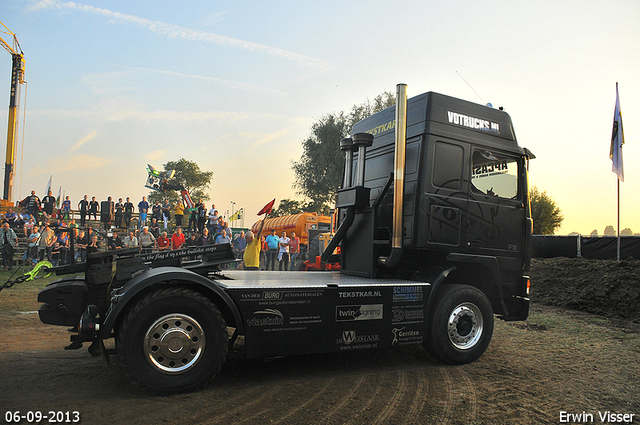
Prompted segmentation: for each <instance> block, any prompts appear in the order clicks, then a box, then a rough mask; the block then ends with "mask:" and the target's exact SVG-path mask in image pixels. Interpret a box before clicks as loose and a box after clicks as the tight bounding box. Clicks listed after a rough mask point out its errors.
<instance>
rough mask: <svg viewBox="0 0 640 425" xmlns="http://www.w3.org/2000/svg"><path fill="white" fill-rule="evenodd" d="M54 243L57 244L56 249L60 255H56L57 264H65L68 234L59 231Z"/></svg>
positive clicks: (67, 251) (67, 252)
mask: <svg viewBox="0 0 640 425" xmlns="http://www.w3.org/2000/svg"><path fill="white" fill-rule="evenodd" d="M56 243H57V244H58V251H59V252H60V255H59V256H58V265H60V264H62V265H64V264H67V259H68V255H69V236H68V235H67V232H60V233H59V234H58V236H57V237H56V240H55V242H54V246H55V244H56Z"/></svg>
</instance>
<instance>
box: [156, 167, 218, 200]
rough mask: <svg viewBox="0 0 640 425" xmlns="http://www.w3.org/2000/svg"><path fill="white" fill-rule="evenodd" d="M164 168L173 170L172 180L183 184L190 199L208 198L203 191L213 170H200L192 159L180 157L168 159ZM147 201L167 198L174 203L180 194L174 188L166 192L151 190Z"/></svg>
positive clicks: (210, 178) (207, 186) (211, 177)
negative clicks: (174, 159) (175, 159)
mask: <svg viewBox="0 0 640 425" xmlns="http://www.w3.org/2000/svg"><path fill="white" fill-rule="evenodd" d="M163 167H164V170H165V171H168V170H175V172H176V173H175V176H174V177H173V180H172V182H175V183H177V184H178V185H181V186H183V187H184V188H185V189H187V190H188V191H189V193H190V194H191V199H193V201H194V202H197V201H198V199H202V200H203V201H208V200H209V195H208V194H207V193H206V192H205V190H206V189H208V188H209V184H211V180H212V179H213V171H202V170H200V167H199V166H198V164H196V163H195V162H193V161H189V160H186V159H184V158H180V159H179V160H177V161H169V162H167V163H166V164H164V166H163ZM148 198H149V203H151V202H155V201H156V200H158V201H162V200H163V199H168V200H169V202H170V203H172V204H175V203H177V202H179V201H180V199H181V198H180V194H179V193H178V192H177V191H175V190H170V191H167V192H158V191H155V190H154V191H151V192H150V193H149V197H148Z"/></svg>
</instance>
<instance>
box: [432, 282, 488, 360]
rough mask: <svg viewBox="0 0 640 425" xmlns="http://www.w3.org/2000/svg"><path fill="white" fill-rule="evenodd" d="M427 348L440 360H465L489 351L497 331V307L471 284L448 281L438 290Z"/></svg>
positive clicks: (475, 357) (473, 358) (475, 358)
mask: <svg viewBox="0 0 640 425" xmlns="http://www.w3.org/2000/svg"><path fill="white" fill-rule="evenodd" d="M434 305H435V309H434V311H433V314H432V316H431V321H430V325H429V333H428V336H427V341H426V344H425V345H426V348H427V350H428V351H429V353H430V354H431V355H432V356H434V357H435V358H437V359H438V360H440V361H443V362H445V363H450V364H465V363H471V362H473V361H475V360H477V359H478V358H479V357H480V356H482V354H483V353H484V352H485V350H486V349H487V347H488V346H489V342H491V337H492V335H493V309H492V308H491V303H490V302H489V300H488V299H487V297H486V296H485V295H484V294H483V293H482V292H481V291H480V290H479V289H477V288H474V287H473V286H469V285H446V286H444V287H443V288H442V289H441V290H440V291H439V292H438V294H437V299H436V301H435V303H434Z"/></svg>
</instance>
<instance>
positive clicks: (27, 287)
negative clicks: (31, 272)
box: [0, 270, 57, 314]
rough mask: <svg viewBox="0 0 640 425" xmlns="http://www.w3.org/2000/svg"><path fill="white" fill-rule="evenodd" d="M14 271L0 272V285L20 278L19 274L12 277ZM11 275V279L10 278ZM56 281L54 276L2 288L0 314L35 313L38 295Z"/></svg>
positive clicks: (0, 292) (20, 274)
mask: <svg viewBox="0 0 640 425" xmlns="http://www.w3.org/2000/svg"><path fill="white" fill-rule="evenodd" d="M14 271H15V270H13V271H11V272H9V271H1V270H0V285H4V284H5V282H7V281H8V280H9V279H12V280H15V279H16V278H18V277H20V276H22V273H21V272H18V273H16V274H15V275H13V272H14ZM12 275H13V277H12ZM55 279H57V276H56V275H51V276H49V277H48V278H45V279H34V280H30V281H27V282H20V283H16V284H15V285H14V286H12V287H10V288H4V289H3V290H2V291H0V313H9V314H10V313H14V312H23V311H35V310H37V309H38V307H39V306H40V303H39V302H38V293H39V292H40V291H41V290H42V288H44V287H45V286H47V284H49V283H51V282H52V281H54V280H55Z"/></svg>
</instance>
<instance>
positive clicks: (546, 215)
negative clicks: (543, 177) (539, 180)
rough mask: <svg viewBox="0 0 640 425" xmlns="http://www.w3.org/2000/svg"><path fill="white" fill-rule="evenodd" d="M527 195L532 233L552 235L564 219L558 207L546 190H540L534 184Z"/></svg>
mask: <svg viewBox="0 0 640 425" xmlns="http://www.w3.org/2000/svg"><path fill="white" fill-rule="evenodd" d="M529 197H530V199H531V216H532V218H533V234H534V235H553V234H554V233H555V231H556V230H557V229H558V227H560V226H561V225H562V220H564V217H563V216H562V212H561V211H560V208H559V207H558V206H557V205H556V203H555V201H554V200H553V199H552V198H551V197H550V196H549V195H547V192H546V191H543V192H540V191H539V190H538V188H537V187H536V186H532V187H531V188H530V189H529Z"/></svg>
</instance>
